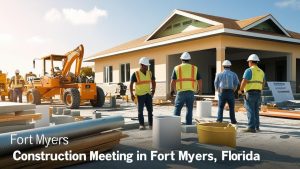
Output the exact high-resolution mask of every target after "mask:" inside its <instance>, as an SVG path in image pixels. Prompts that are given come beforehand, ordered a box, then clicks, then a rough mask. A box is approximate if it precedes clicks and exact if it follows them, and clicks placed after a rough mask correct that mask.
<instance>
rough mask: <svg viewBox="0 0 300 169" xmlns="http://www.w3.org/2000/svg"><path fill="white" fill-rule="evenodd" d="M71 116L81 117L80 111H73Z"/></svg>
mask: <svg viewBox="0 0 300 169" xmlns="http://www.w3.org/2000/svg"><path fill="white" fill-rule="evenodd" d="M71 116H80V111H79V110H72V111H71Z"/></svg>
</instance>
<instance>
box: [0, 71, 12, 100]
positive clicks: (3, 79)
mask: <svg viewBox="0 0 300 169" xmlns="http://www.w3.org/2000/svg"><path fill="white" fill-rule="evenodd" d="M8 84H9V79H8V78H7V75H6V73H2V71H1V70H0V96H1V101H5V96H8V98H9V100H11V98H12V91H10V90H9V89H8Z"/></svg>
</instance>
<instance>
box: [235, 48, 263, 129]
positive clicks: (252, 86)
mask: <svg viewBox="0 0 300 169" xmlns="http://www.w3.org/2000/svg"><path fill="white" fill-rule="evenodd" d="M247 61H248V66H249V68H248V69H246V70H245V72H244V75H243V80H242V83H241V86H240V90H239V94H242V93H243V92H245V97H244V106H245V108H246V110H247V117H248V128H247V129H246V130H244V132H251V133H255V132H256V131H259V130H260V128H259V123H260V122H259V108H260V105H261V91H262V89H263V87H264V84H265V73H264V72H263V71H262V70H261V69H260V68H259V67H258V66H257V63H258V62H259V61H260V60H259V58H258V56H257V55H256V54H251V55H250V56H249V57H248V60H247Z"/></svg>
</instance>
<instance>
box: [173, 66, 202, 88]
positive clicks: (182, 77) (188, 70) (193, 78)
mask: <svg viewBox="0 0 300 169" xmlns="http://www.w3.org/2000/svg"><path fill="white" fill-rule="evenodd" d="M197 72H198V68H197V66H194V65H191V64H187V63H182V64H181V65H178V66H176V67H175V73H176V77H177V80H176V90H177V91H189V90H190V91H196V90H197V85H198V83H196V82H197Z"/></svg>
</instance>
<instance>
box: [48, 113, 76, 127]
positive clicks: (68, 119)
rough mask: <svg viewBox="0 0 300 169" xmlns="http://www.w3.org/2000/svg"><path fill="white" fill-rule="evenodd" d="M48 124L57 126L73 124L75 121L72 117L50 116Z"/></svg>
mask: <svg viewBox="0 0 300 169" xmlns="http://www.w3.org/2000/svg"><path fill="white" fill-rule="evenodd" d="M50 122H51V123H54V124H55V125H58V124H65V123H72V122H75V119H74V117H73V116H68V115H52V117H51V118H50Z"/></svg>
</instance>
